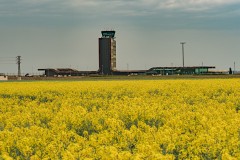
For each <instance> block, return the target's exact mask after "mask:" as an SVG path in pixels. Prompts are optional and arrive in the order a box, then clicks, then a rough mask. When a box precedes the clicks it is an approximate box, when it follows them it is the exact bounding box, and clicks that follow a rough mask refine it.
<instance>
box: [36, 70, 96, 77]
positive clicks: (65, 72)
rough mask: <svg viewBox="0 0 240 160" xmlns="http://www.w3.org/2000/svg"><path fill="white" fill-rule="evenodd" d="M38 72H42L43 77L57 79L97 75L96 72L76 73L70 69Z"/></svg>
mask: <svg viewBox="0 0 240 160" xmlns="http://www.w3.org/2000/svg"><path fill="white" fill-rule="evenodd" d="M38 71H44V76H47V77H54V76H55V77H57V76H58V77H59V76H83V75H89V74H97V71H78V70H76V69H71V68H56V69H54V68H45V69H38Z"/></svg>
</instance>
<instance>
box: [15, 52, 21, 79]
mask: <svg viewBox="0 0 240 160" xmlns="http://www.w3.org/2000/svg"><path fill="white" fill-rule="evenodd" d="M16 58H17V65H18V80H21V60H22V59H21V56H17V57H16Z"/></svg>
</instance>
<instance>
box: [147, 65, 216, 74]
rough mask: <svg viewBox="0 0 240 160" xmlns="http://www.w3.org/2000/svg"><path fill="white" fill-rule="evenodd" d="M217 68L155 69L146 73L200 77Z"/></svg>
mask: <svg viewBox="0 0 240 160" xmlns="http://www.w3.org/2000/svg"><path fill="white" fill-rule="evenodd" d="M213 68H215V67H214V66H193V67H153V68H150V69H149V70H148V71H146V74H148V75H157V74H159V75H174V74H180V75H183V74H188V75H193V74H196V75H200V74H209V69H213Z"/></svg>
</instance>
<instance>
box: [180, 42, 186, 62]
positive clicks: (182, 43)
mask: <svg viewBox="0 0 240 160" xmlns="http://www.w3.org/2000/svg"><path fill="white" fill-rule="evenodd" d="M180 44H181V45H182V61H183V67H184V44H186V42H180Z"/></svg>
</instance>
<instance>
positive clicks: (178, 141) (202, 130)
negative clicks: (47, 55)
mask: <svg viewBox="0 0 240 160" xmlns="http://www.w3.org/2000/svg"><path fill="white" fill-rule="evenodd" d="M239 112H240V79H209V80H136V81H133V80H125V81H117V80H114V81H72V82H61V81H56V82H2V83H0V159H24V160H25V159H26V160H28V159H29V160H30V159H31V160H38V159H70V160H71V159H72V160H75V159H79V160H80V159H103V160H104V159H114V160H115V159H119V160H121V159H122V160H124V159H196V160H197V159H208V160H210V159H223V160H228V159H229V160H230V159H240V113H239Z"/></svg>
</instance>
